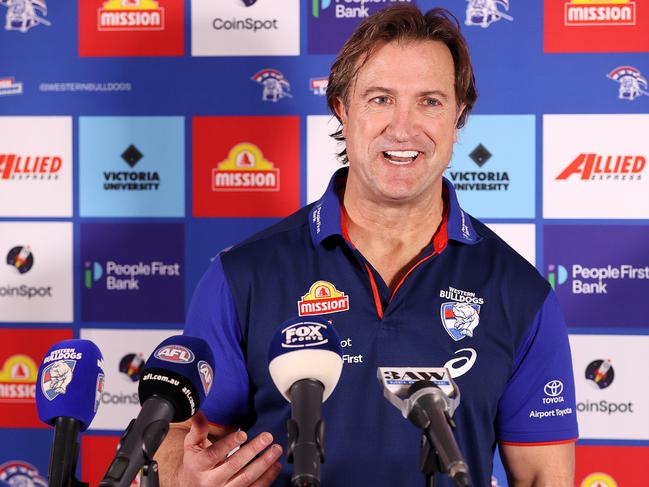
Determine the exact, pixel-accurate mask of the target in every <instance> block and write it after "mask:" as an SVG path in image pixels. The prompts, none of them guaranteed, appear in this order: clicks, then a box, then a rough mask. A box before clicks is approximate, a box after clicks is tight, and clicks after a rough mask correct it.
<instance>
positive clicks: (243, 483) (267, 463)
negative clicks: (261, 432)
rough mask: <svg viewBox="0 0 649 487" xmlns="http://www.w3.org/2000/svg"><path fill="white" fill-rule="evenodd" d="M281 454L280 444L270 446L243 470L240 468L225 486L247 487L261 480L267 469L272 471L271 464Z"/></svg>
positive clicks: (273, 463) (275, 461)
mask: <svg viewBox="0 0 649 487" xmlns="http://www.w3.org/2000/svg"><path fill="white" fill-rule="evenodd" d="M281 454H282V447H281V446H279V445H273V446H271V447H270V448H269V449H268V450H266V451H265V452H264V453H263V455H261V456H260V457H259V458H257V459H256V460H255V461H253V462H251V463H249V464H248V465H247V466H246V467H245V468H244V469H243V470H241V471H240V472H239V473H238V474H237V475H236V476H235V477H233V478H232V479H231V480H230V482H228V483H227V484H226V486H227V487H249V486H251V485H254V484H255V483H256V482H257V481H259V480H261V478H262V477H263V476H264V475H266V474H267V473H268V472H269V470H270V471H271V472H273V471H274V467H273V465H275V463H277V460H278V459H279V457H280V455H281ZM275 476H276V475H275ZM262 485H265V484H262Z"/></svg>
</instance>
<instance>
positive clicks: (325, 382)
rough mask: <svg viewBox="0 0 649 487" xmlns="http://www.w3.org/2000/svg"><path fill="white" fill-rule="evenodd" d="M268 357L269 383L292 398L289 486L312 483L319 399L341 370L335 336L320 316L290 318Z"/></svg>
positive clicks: (320, 433) (316, 476)
mask: <svg viewBox="0 0 649 487" xmlns="http://www.w3.org/2000/svg"><path fill="white" fill-rule="evenodd" d="M268 362H269V363H268V369H269V371H270V375H271V377H272V379H273V382H274V383H275V385H276V386H277V388H278V389H279V391H280V392H281V393H282V395H283V396H284V397H285V398H286V400H287V401H289V402H290V403H291V419H289V420H288V424H287V427H288V461H289V463H293V475H292V476H291V486H292V487H317V486H319V485H320V464H321V463H322V462H324V421H323V420H322V419H321V411H322V403H323V402H324V401H326V400H327V398H328V397H329V396H330V395H331V393H332V392H333V390H334V388H335V387H336V384H338V379H339V378H340V374H341V372H342V367H343V360H342V348H341V346H340V338H338V334H337V333H336V330H335V329H334V327H333V325H331V324H330V323H329V322H327V321H326V320H324V319H323V318H320V317H310V318H297V319H291V320H288V321H285V322H284V323H283V324H282V326H281V328H280V330H279V331H278V332H277V333H276V334H275V337H274V338H273V341H272V343H271V347H270V350H269V352H268Z"/></svg>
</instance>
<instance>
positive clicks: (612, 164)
mask: <svg viewBox="0 0 649 487" xmlns="http://www.w3.org/2000/svg"><path fill="white" fill-rule="evenodd" d="M646 165H647V159H646V158H645V157H644V156H641V155H601V154H586V153H582V154H579V155H578V156H577V157H576V158H575V159H574V160H573V161H572V162H571V163H570V164H568V166H567V167H566V168H565V169H564V170H563V171H562V172H561V174H559V175H558V176H557V177H556V178H555V179H557V180H564V179H568V178H569V177H571V176H577V175H578V176H579V178H580V179H585V180H591V181H595V180H598V181H608V180H622V181H632V180H635V181H637V180H639V179H641V176H642V174H641V173H642V172H643V171H644V169H645V167H646Z"/></svg>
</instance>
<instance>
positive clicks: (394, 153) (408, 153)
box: [385, 150, 419, 158]
mask: <svg viewBox="0 0 649 487" xmlns="http://www.w3.org/2000/svg"><path fill="white" fill-rule="evenodd" d="M385 153H386V154H387V155H388V156H390V157H404V158H407V157H409V158H412V157H417V154H419V152H417V151H416V150H390V151H385Z"/></svg>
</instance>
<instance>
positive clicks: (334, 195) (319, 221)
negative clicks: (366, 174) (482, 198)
mask: <svg viewBox="0 0 649 487" xmlns="http://www.w3.org/2000/svg"><path fill="white" fill-rule="evenodd" d="M348 170H349V168H348V167H343V168H340V169H338V170H337V171H336V172H335V173H334V175H333V176H332V177H331V180H330V181H329V185H328V186H327V189H326V191H325V193H324V194H323V195H322V198H320V199H319V200H318V201H316V202H315V203H314V204H313V206H312V207H311V211H309V216H308V218H309V227H310V229H311V239H312V241H313V243H314V245H320V244H321V243H322V241H323V240H324V239H326V238H327V237H330V236H332V235H341V236H342V235H343V230H342V224H341V207H340V200H339V199H338V192H337V191H336V188H337V186H338V185H339V184H340V182H341V181H342V180H344V179H346V178H347V172H348ZM443 183H444V185H445V186H446V189H447V190H448V205H449V208H448V224H447V232H448V239H450V240H455V241H457V242H460V243H464V244H474V243H477V242H479V241H480V239H481V237H480V236H479V235H478V233H477V232H476V231H475V229H474V228H473V224H472V223H471V217H470V216H469V214H468V213H466V212H465V211H464V210H462V208H461V207H460V204H459V203H458V201H457V195H456V194H455V188H454V187H453V184H451V182H450V181H449V180H448V179H446V178H443Z"/></svg>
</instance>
